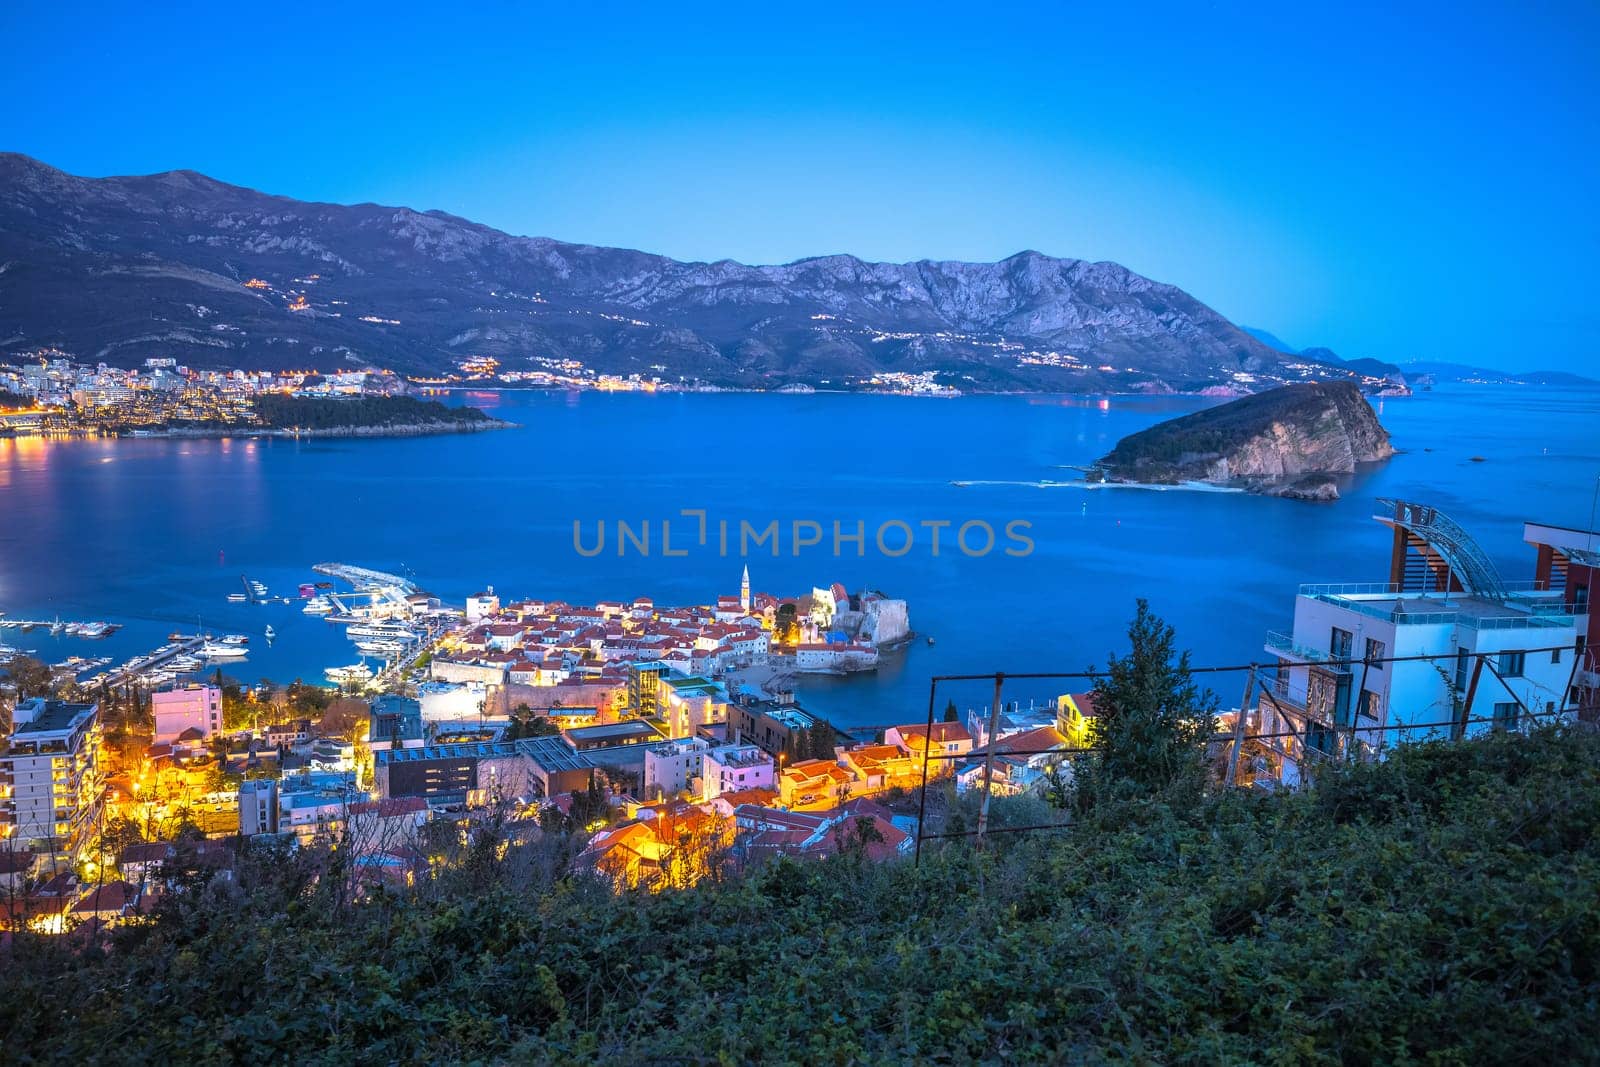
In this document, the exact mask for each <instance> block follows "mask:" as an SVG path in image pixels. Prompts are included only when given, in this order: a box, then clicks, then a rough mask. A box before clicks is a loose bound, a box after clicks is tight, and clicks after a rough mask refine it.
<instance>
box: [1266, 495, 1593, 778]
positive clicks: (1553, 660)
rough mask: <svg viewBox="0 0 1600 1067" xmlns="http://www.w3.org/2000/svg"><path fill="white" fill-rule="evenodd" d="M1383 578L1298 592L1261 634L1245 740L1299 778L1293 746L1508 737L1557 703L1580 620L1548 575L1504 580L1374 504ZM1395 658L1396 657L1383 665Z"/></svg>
mask: <svg viewBox="0 0 1600 1067" xmlns="http://www.w3.org/2000/svg"><path fill="white" fill-rule="evenodd" d="M1381 503H1382V504H1383V505H1385V506H1386V507H1387V508H1389V509H1392V511H1391V512H1389V513H1386V514H1380V515H1379V516H1378V518H1379V520H1380V521H1383V522H1386V523H1388V524H1389V525H1391V526H1392V527H1394V528H1395V530H1396V540H1395V547H1394V553H1393V558H1392V559H1391V563H1390V578H1391V580H1390V581H1389V582H1383V583H1365V584H1362V583H1345V584H1333V585H1304V586H1301V587H1300V592H1299V595H1298V596H1297V597H1296V598H1295V608H1294V625H1293V630H1292V631H1291V632H1288V633H1272V634H1269V635H1268V638H1267V643H1266V650H1267V652H1268V653H1269V654H1270V655H1272V656H1273V657H1274V658H1275V659H1276V661H1277V669H1276V672H1275V677H1269V678H1267V679H1265V680H1264V687H1265V688H1264V691H1263V693H1262V697H1261V700H1260V702H1259V709H1260V712H1259V715H1260V718H1259V728H1258V732H1261V733H1265V734H1277V733H1284V732H1287V733H1290V734H1292V735H1293V736H1290V737H1287V738H1283V739H1275V740H1277V747H1278V748H1279V749H1280V751H1281V754H1282V755H1283V756H1284V757H1285V760H1284V770H1283V777H1284V780H1285V782H1286V783H1288V784H1294V783H1295V782H1297V781H1298V780H1299V772H1300V769H1301V768H1300V766H1299V764H1300V762H1301V760H1302V759H1303V758H1304V755H1305V754H1304V752H1302V751H1300V750H1301V749H1310V750H1312V751H1315V752H1321V753H1325V754H1329V755H1332V754H1335V753H1343V752H1344V751H1345V750H1346V748H1347V746H1348V745H1349V743H1350V741H1351V740H1352V739H1353V740H1354V742H1355V743H1356V744H1358V745H1359V746H1361V751H1362V752H1363V753H1365V754H1368V755H1371V754H1375V753H1379V752H1381V750H1382V749H1383V748H1385V747H1387V746H1390V745H1393V744H1396V743H1399V742H1403V741H1418V740H1423V739H1426V738H1429V737H1443V738H1450V737H1468V736H1473V735H1476V734H1480V733H1484V732H1486V731H1489V730H1495V729H1519V728H1522V727H1524V726H1526V725H1528V724H1530V723H1531V722H1532V721H1533V720H1534V719H1535V718H1537V719H1539V720H1542V721H1549V720H1550V719H1552V718H1554V717H1556V716H1558V715H1560V714H1562V713H1564V712H1565V711H1566V710H1567V709H1568V708H1569V707H1570V706H1571V703H1570V700H1571V689H1572V684H1573V677H1574V674H1575V667H1576V666H1577V663H1576V658H1575V657H1576V654H1577V650H1579V649H1581V648H1582V647H1583V644H1584V640H1585V637H1586V633H1585V631H1586V630H1587V617H1586V615H1585V614H1584V613H1583V612H1582V611H1579V610H1577V609H1576V608H1575V606H1574V605H1573V604H1571V603H1568V598H1569V596H1570V593H1569V592H1568V591H1567V590H1566V589H1565V588H1563V587H1561V586H1559V585H1558V586H1557V587H1556V588H1554V589H1552V588H1550V585H1551V584H1552V583H1550V582H1549V581H1548V580H1539V579H1536V580H1535V581H1531V582H1525V583H1509V582H1506V581H1504V580H1503V579H1501V578H1500V576H1499V574H1498V572H1497V571H1496V570H1495V569H1494V567H1493V565H1492V564H1491V563H1490V562H1489V561H1488V559H1487V557H1486V556H1484V554H1483V553H1482V551H1481V550H1479V549H1478V548H1477V547H1476V545H1474V544H1473V543H1472V542H1471V539H1470V538H1469V537H1468V536H1467V535H1466V533H1465V532H1464V531H1462V530H1460V528H1459V527H1456V526H1455V525H1454V524H1453V523H1451V522H1450V520H1449V519H1448V518H1447V517H1445V516H1443V515H1442V514H1440V513H1438V512H1437V511H1436V510H1435V509H1433V508H1428V507H1425V506H1423V505H1417V504H1411V503H1407V502H1403V501H1398V502H1397V501H1382V502H1381ZM1391 660H1395V661H1398V662H1384V661H1391Z"/></svg>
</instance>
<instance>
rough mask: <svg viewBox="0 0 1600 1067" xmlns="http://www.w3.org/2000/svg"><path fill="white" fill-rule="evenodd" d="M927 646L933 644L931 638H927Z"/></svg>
mask: <svg viewBox="0 0 1600 1067" xmlns="http://www.w3.org/2000/svg"><path fill="white" fill-rule="evenodd" d="M928 644H930V645H931V644H933V638H931V637H930V638H928Z"/></svg>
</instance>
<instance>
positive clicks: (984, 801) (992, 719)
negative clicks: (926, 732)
mask: <svg viewBox="0 0 1600 1067" xmlns="http://www.w3.org/2000/svg"><path fill="white" fill-rule="evenodd" d="M1005 680H1006V676H1005V674H1004V672H996V673H995V676H994V706H993V707H991V708H990V709H989V737H988V739H987V741H986V742H985V743H984V754H983V796H982V798H981V799H979V801H978V835H977V836H978V841H977V843H978V847H979V848H982V847H983V834H984V831H985V830H987V829H988V828H989V789H990V786H991V785H992V784H993V783H994V748H995V734H997V733H999V732H1000V689H1001V687H1002V686H1004V685H1005ZM928 742H929V744H930V745H931V744H932V743H933V738H932V737H929V738H928Z"/></svg>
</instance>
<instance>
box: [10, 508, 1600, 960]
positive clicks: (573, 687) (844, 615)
mask: <svg viewBox="0 0 1600 1067" xmlns="http://www.w3.org/2000/svg"><path fill="white" fill-rule="evenodd" d="M1376 517H1377V518H1378V520H1379V521H1381V522H1383V523H1384V524H1385V525H1386V526H1388V527H1390V528H1391V529H1392V531H1393V533H1394V542H1393V550H1392V554H1391V558H1390V560H1389V573H1388V575H1387V577H1388V579H1389V580H1388V581H1377V582H1367V583H1359V582H1342V583H1336V584H1312V585H1305V586H1302V587H1301V588H1300V590H1299V592H1298V595H1297V596H1296V597H1295V601H1294V621H1293V625H1292V629H1290V630H1288V631H1285V632H1282V633H1270V634H1268V635H1267V637H1266V640H1265V642H1264V645H1263V647H1264V650H1265V651H1266V652H1267V653H1268V655H1269V657H1270V666H1268V667H1265V668H1260V669H1259V674H1258V676H1257V677H1255V678H1253V679H1252V681H1251V684H1250V686H1249V687H1248V688H1247V690H1246V692H1247V693H1249V694H1253V695H1252V696H1249V697H1247V702H1246V703H1244V704H1243V706H1235V707H1232V708H1225V709H1223V710H1221V711H1220V712H1219V714H1218V716H1217V725H1218V730H1219V732H1218V733H1217V734H1216V735H1215V736H1214V737H1212V738H1211V740H1210V741H1209V742H1207V743H1206V744H1207V756H1208V758H1209V760H1210V761H1211V764H1212V766H1213V768H1214V770H1215V771H1216V773H1218V774H1221V775H1225V780H1226V782H1227V783H1228V784H1229V785H1232V786H1238V787H1242V788H1247V789H1261V790H1281V789H1295V788H1299V787H1300V786H1301V785H1302V784H1303V783H1304V782H1305V781H1306V780H1308V778H1310V777H1312V776H1314V774H1315V771H1316V768H1317V767H1319V766H1321V765H1322V764H1323V763H1325V762H1326V761H1340V762H1342V761H1347V760H1362V761H1374V760H1379V759H1382V758H1384V756H1385V754H1386V753H1387V752H1388V751H1389V750H1391V749H1392V748H1393V747H1394V746H1395V745H1396V744H1399V743H1401V742H1404V741H1410V740H1423V739H1431V738H1440V737H1450V738H1460V737H1468V736H1476V735H1479V734H1483V733H1487V732H1491V731H1503V730H1520V729H1525V728H1527V727H1529V726H1530V725H1532V724H1534V723H1536V722H1542V721H1550V720H1552V719H1558V718H1562V717H1568V718H1570V717H1573V716H1578V715H1581V714H1584V713H1585V712H1584V709H1591V712H1592V709H1593V708H1594V707H1595V706H1597V701H1596V697H1597V695H1600V664H1597V662H1596V659H1595V654H1594V651H1593V650H1592V649H1590V648H1588V647H1587V645H1586V643H1585V642H1586V638H1587V635H1588V634H1589V633H1590V632H1591V631H1592V630H1593V627H1594V623H1595V619H1594V615H1595V612H1596V610H1597V603H1596V602H1595V601H1593V600H1591V598H1589V596H1588V591H1589V589H1590V587H1591V584H1592V580H1593V577H1594V573H1595V570H1596V568H1600V556H1596V555H1595V554H1594V552H1593V550H1592V549H1591V548H1589V547H1588V546H1589V544H1590V539H1591V538H1592V537H1593V536H1594V535H1593V534H1591V533H1589V532H1587V531H1581V530H1572V529H1567V528H1563V527H1558V526H1550V525H1545V524H1540V523H1531V522H1530V523H1528V524H1526V525H1525V527H1524V534H1523V537H1524V541H1525V542H1526V543H1527V544H1528V545H1529V546H1531V547H1532V549H1533V550H1534V552H1533V556H1534V561H1533V568H1532V579H1531V580H1529V581H1513V580H1509V579H1506V578H1503V577H1502V576H1501V575H1500V574H1499V572H1498V571H1497V570H1496V569H1495V567H1494V566H1493V564H1492V563H1490V562H1489V558H1488V556H1487V554H1486V553H1484V552H1483V550H1482V549H1481V548H1479V547H1478V546H1477V545H1476V543H1475V542H1473V541H1472V539H1471V538H1470V536H1469V535H1467V534H1466V532H1465V531H1463V530H1462V529H1461V528H1460V527H1459V526H1457V525H1456V524H1455V523H1454V522H1452V521H1451V520H1450V519H1449V518H1448V516H1445V515H1444V514H1442V513H1441V512H1439V511H1438V510H1437V509H1436V508H1433V507H1431V506H1428V505H1424V504H1419V503H1416V502H1411V501H1398V500H1385V501H1380V512H1379V514H1378V515H1377V516H1376ZM318 569H319V570H320V571H321V572H322V573H324V574H329V575H338V576H339V577H341V578H343V579H344V580H345V581H346V582H347V583H349V584H351V585H354V586H356V587H357V592H355V593H319V592H316V591H315V588H314V587H313V586H308V587H306V594H307V595H306V605H307V608H315V612H314V613H319V612H323V610H324V608H326V617H327V618H328V619H329V620H330V621H329V625H343V626H345V627H346V628H347V629H348V630H350V631H356V630H367V631H372V630H374V629H377V630H381V629H382V628H384V627H389V628H391V630H392V631H393V632H396V633H398V632H401V631H402V630H405V631H406V632H410V633H412V634H413V637H412V638H411V639H407V640H399V641H395V642H394V644H395V645H397V646H398V648H397V650H396V651H394V652H393V653H392V656H391V659H390V660H389V661H388V662H386V664H385V666H384V669H383V670H382V671H381V672H379V673H377V674H376V675H369V676H367V677H356V676H349V677H345V678H343V679H342V680H341V682H340V685H339V686H338V687H337V688H334V687H323V686H313V685H303V684H300V683H295V684H293V685H290V686H284V687H279V686H271V685H263V686H257V687H246V686H242V685H240V684H238V683H237V682H234V681H233V680H231V679H229V678H228V677H226V676H225V675H223V674H222V672H221V671H220V670H215V671H212V672H211V673H209V674H208V673H207V672H204V671H202V672H196V673H189V674H180V675H177V676H172V675H171V674H170V673H164V672H156V674H155V675H154V677H157V678H159V679H160V680H159V681H158V682H157V683H156V684H153V685H152V684H148V682H149V679H150V677H152V675H150V674H148V673H147V674H138V673H137V672H135V673H127V672H124V673H122V674H119V675H116V676H115V679H116V684H114V685H113V684H109V683H106V684H101V685H99V686H93V685H90V686H82V685H78V686H74V685H70V684H69V685H66V686H65V687H63V686H61V685H60V684H59V683H60V678H59V677H57V678H55V679H54V680H52V678H51V676H50V673H49V671H48V670H44V671H43V673H42V674H41V673H40V672H39V671H37V670H34V669H32V668H26V669H25V668H23V667H20V666H19V665H18V664H19V661H18V660H17V659H15V658H14V659H12V660H11V661H10V665H9V676H8V677H9V684H10V686H11V688H12V689H13V690H14V691H15V692H14V698H15V702H14V707H13V709H12V711H11V715H10V719H9V722H8V723H6V735H5V747H4V749H3V751H0V785H3V789H0V891H4V892H3V894H0V895H3V896H4V898H5V900H6V901H7V903H6V907H7V908H8V911H7V913H6V914H7V915H8V916H9V919H10V920H11V921H12V922H13V923H14V924H15V923H25V924H26V925H28V926H29V927H31V928H33V929H38V930H61V929H68V928H72V927H74V926H75V924H77V923H80V922H94V923H99V924H106V923H116V922H121V921H127V920H130V919H133V918H136V917H138V916H140V915H143V914H147V913H148V912H149V911H150V910H151V909H152V908H153V907H155V906H156V905H157V903H158V902H159V901H160V899H161V898H162V895H163V894H164V893H168V892H174V891H180V890H181V886H182V885H186V884H192V876H193V875H194V873H195V872H196V871H197V870H198V871H200V872H201V873H202V874H205V873H207V872H209V875H210V876H215V877H226V872H227V870H228V869H229V867H230V864H232V863H233V862H235V860H236V858H237V857H238V856H239V855H240V851H239V850H240V849H242V848H248V847H252V846H253V843H256V842H263V843H277V844H279V845H282V846H284V847H290V848H305V847H313V848H315V847H331V848H332V849H334V850H335V851H336V852H338V853H339V854H341V855H344V856H346V857H349V858H350V860H351V861H352V866H351V867H350V868H349V869H350V870H352V871H353V872H354V875H353V876H354V878H355V879H356V882H357V883H358V888H359V887H369V888H370V887H372V886H377V885H410V884H414V883H415V882H416V880H417V879H419V878H424V877H426V876H427V874H428V871H429V864H430V863H431V862H437V861H438V859H437V857H438V855H439V854H440V853H439V851H438V846H437V842H438V841H439V840H440V839H441V838H440V835H441V834H443V835H445V836H447V837H448V836H450V835H457V836H459V835H461V834H463V833H467V834H469V835H470V831H471V827H473V826H474V825H477V824H478V822H479V821H480V820H484V819H494V820H496V825H498V826H504V827H509V828H510V832H511V833H512V834H513V836H517V835H520V836H521V839H524V840H531V839H534V838H537V837H539V836H541V835H547V834H571V835H575V839H576V841H577V842H578V845H577V846H576V847H577V848H579V849H580V850H581V851H580V852H579V854H578V865H579V867H580V869H582V870H587V871H590V872H593V873H594V874H595V875H596V876H598V877H602V878H605V879H607V880H610V881H611V882H613V883H614V884H616V885H617V886H619V887H629V888H635V887H636V888H644V889H649V890H659V889H664V888H669V887H675V886H685V885H689V884H693V883H694V882H696V881H697V880H699V879H701V878H703V877H705V876H706V875H707V874H708V873H709V872H711V871H713V870H723V869H727V867H728V866H732V867H742V866H748V865H750V864H756V863H761V862H764V861H766V860H769V859H771V858H773V857H776V856H780V855H786V856H794V857H815V856H824V855H829V854H833V853H837V852H840V851H846V850H848V851H853V852H856V853H859V854H860V855H861V856H863V857H865V858H870V859H876V860H889V859H892V858H893V857H895V856H899V855H903V854H906V853H908V852H909V851H911V850H913V848H914V847H915V845H916V843H917V841H918V840H919V839H920V837H921V829H922V824H921V822H920V821H919V820H920V819H921V818H922V816H923V815H924V814H925V811H926V807H925V805H926V803H927V801H928V799H929V798H930V796H933V795H934V794H935V793H937V795H938V796H939V797H940V798H941V801H940V802H941V803H942V804H945V805H946V806H947V807H949V806H952V805H954V806H957V807H958V806H959V804H960V803H961V802H962V799H963V798H966V797H971V796H973V795H977V796H978V797H988V796H1000V797H1006V796H1037V797H1041V798H1056V799H1058V800H1059V798H1060V797H1061V796H1063V795H1064V793H1065V790H1066V789H1068V788H1069V787H1070V786H1071V783H1072V778H1073V774H1074V763H1075V759H1076V757H1077V756H1078V755H1079V754H1081V753H1083V752H1085V751H1087V750H1088V749H1089V748H1090V746H1092V745H1093V744H1094V743H1095V740H1096V737H1097V730H1096V726H1095V722H1096V720H1097V718H1100V717H1101V716H1103V715H1105V714H1106V708H1105V707H1103V706H1102V705H1101V697H1100V696H1099V695H1097V693H1096V692H1095V691H1094V690H1093V689H1092V687H1091V686H1090V684H1089V682H1088V681H1082V682H1081V683H1080V684H1079V685H1077V686H1076V687H1073V688H1072V689H1071V690H1070V691H1063V692H1061V693H1060V694H1059V695H1058V696H1057V697H1055V698H1054V699H1053V700H1049V701H1045V702H1043V703H1038V704H1030V705H1028V706H1021V705H1020V704H1017V703H1006V704H1001V703H1000V702H999V701H998V699H997V701H996V703H995V704H993V705H991V706H987V707H978V708H967V709H961V708H958V707H957V705H956V704H955V702H954V701H949V702H948V703H945V704H944V705H943V707H942V709H941V708H933V709H932V711H933V712H936V714H935V713H931V714H930V715H929V717H928V718H927V719H925V720H922V721H901V722H896V723H893V724H891V725H888V726H885V727H883V728H881V729H877V728H874V729H872V730H870V731H861V730H858V731H856V732H857V733H869V734H870V736H852V734H851V733H848V732H845V731H841V730H839V729H837V728H835V726H834V725H833V724H832V723H830V722H828V721H827V720H826V718H824V717H822V716H820V715H817V714H814V713H812V712H810V711H808V710H807V709H806V708H805V707H804V703H803V701H802V700H801V699H800V698H799V697H798V696H797V693H796V682H797V681H798V680H800V679H801V678H802V676H803V675H805V674H807V673H810V672H818V671H823V672H848V671H853V670H870V669H872V667H873V666H874V665H875V664H876V662H877V657H878V655H879V654H880V650H882V649H887V648H891V647H893V646H895V645H897V644H900V643H903V642H905V641H907V640H909V639H910V638H911V636H912V632H911V629H910V624H909V619H908V613H907V608H906V604H905V602H904V601H899V600H894V599H891V598H888V597H885V596H883V595H882V594H880V593H877V592H874V591H864V592H861V593H857V594H849V593H847V592H846V591H845V589H844V588H843V587H842V586H840V585H837V584H830V585H828V586H819V587H816V588H814V589H812V591H811V592H810V593H809V594H806V595H804V596H801V597H777V596H773V595H770V594H765V593H758V592H753V591H752V590H751V586H750V578H749V572H748V569H746V571H745V573H744V574H743V575H742V577H741V584H740V590H739V592H738V594H737V595H734V594H729V595H724V596H719V597H716V598H715V599H714V600H713V601H712V602H710V603H708V604H704V605H698V606H690V607H674V606H665V605H657V604H655V603H654V602H653V601H652V600H650V599H649V598H638V599H635V600H631V601H602V602H599V603H596V604H593V605H583V606H579V605H573V604H568V603H564V602H558V601H538V600H517V599H507V600H505V601H504V602H503V601H502V599H501V597H500V596H499V595H498V594H496V593H495V592H494V591H493V590H492V589H486V590H484V591H482V592H480V593H478V594H476V595H474V596H472V597H469V598H467V600H466V603H465V604H464V606H462V607H460V608H455V607H446V606H444V605H441V604H440V603H439V602H438V600H437V599H436V598H434V597H431V596H429V595H428V594H425V593H422V592H420V591H417V590H415V589H414V588H413V587H411V586H410V584H409V583H406V582H404V581H403V580H402V579H398V578H395V577H394V576H392V575H384V574H382V573H380V572H376V571H370V570H366V569H363V568H358V567H349V566H345V565H340V564H319V565H318ZM318 600H322V601H323V602H324V603H323V604H322V605H317V603H316V602H317V601H318ZM352 640H354V641H356V642H358V644H360V643H367V642H368V641H369V639H368V638H366V637H362V636H359V635H355V636H353V637H352ZM36 666H39V667H42V666H43V665H36ZM53 683H54V687H52V685H53ZM1062 688H1063V689H1067V688H1068V687H1066V686H1063V687H1062ZM1224 768H1225V771H1224ZM430 843H431V844H430ZM174 872H178V873H177V874H175V873H174ZM179 875H181V877H180V876H179Z"/></svg>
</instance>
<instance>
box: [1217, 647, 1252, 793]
mask: <svg viewBox="0 0 1600 1067" xmlns="http://www.w3.org/2000/svg"><path fill="white" fill-rule="evenodd" d="M1255 688H1256V665H1255V664H1254V663H1252V664H1250V673H1249V674H1248V675H1246V676H1245V680H1244V700H1242V701H1240V703H1239V714H1238V716H1236V717H1235V719H1234V722H1233V748H1232V749H1230V750H1229V751H1228V777H1227V778H1226V779H1225V780H1224V781H1223V783H1222V785H1223V788H1225V789H1232V788H1233V780H1234V777H1235V776H1236V775H1237V774H1238V773H1239V746H1240V745H1242V744H1244V720H1245V716H1246V715H1249V714H1250V697H1251V696H1253V695H1254V693H1255Z"/></svg>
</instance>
